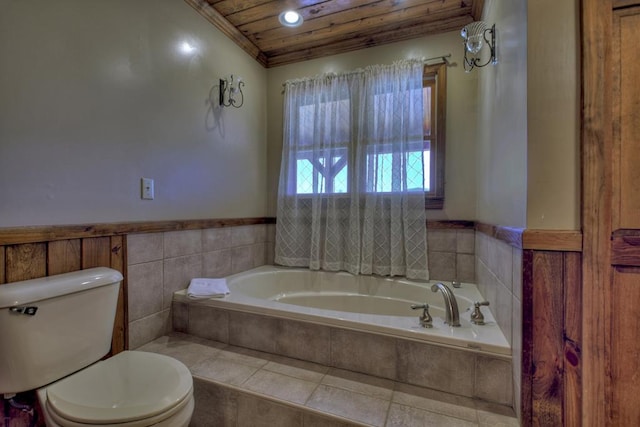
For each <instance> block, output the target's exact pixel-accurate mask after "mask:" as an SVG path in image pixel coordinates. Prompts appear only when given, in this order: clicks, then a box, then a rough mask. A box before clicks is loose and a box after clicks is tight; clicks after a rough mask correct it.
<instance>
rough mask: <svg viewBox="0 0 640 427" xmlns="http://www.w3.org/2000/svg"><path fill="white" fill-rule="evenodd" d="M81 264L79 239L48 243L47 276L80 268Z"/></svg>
mask: <svg viewBox="0 0 640 427" xmlns="http://www.w3.org/2000/svg"><path fill="white" fill-rule="evenodd" d="M81 265H82V246H81V241H80V239H70V240H56V241H54V242H49V243H48V248H47V274H48V275H49V276H52V275H54V274H63V273H69V272H71V271H77V270H80V269H81Z"/></svg>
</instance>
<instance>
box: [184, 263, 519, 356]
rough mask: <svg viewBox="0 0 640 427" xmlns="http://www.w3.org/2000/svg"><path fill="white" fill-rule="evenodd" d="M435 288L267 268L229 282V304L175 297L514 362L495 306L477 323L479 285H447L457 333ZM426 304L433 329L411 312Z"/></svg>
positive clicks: (484, 310) (401, 281)
mask: <svg viewBox="0 0 640 427" xmlns="http://www.w3.org/2000/svg"><path fill="white" fill-rule="evenodd" d="M433 283H436V282H435V281H432V282H429V283H420V282H414V281H410V280H406V279H391V278H382V277H376V276H354V275H352V274H349V273H344V272H339V273H333V272H323V271H310V270H305V269H294V268H285V267H277V266H262V267H258V268H255V269H252V270H249V271H245V272H242V273H238V274H234V275H232V276H229V277H228V278H227V284H228V286H229V290H230V293H229V295H227V296H226V297H224V298H211V299H206V300H192V299H189V298H188V297H187V296H186V289H185V290H181V291H178V292H176V293H175V294H174V301H177V302H183V303H188V304H199V305H208V306H212V307H218V308H223V309H227V310H234V311H241V312H246V313H253V314H259V315H267V316H275V317H278V318H284V319H292V320H299V321H305V322H311V323H316V324H321V325H327V326H334V327H340V328H345V329H351V330H356V331H363V332H369V333H375V334H381V335H386V336H391V337H402V338H408V339H411V340H416V341H424V342H428V343H432V344H439V345H443V346H448V347H455V348H462V349H468V350H473V351H476V352H477V351H480V352H483V353H491V354H496V355H504V356H508V355H511V348H510V346H509V343H508V342H507V340H506V338H505V336H504V335H503V333H502V331H501V330H500V328H499V326H498V325H497V323H496V322H495V320H494V317H493V315H492V313H491V307H482V313H483V315H484V317H485V323H486V324H485V325H474V324H472V323H471V322H470V320H469V318H470V314H471V310H472V308H473V302H474V301H484V298H483V297H482V295H481V294H480V292H479V291H478V288H477V286H476V285H474V284H470V283H463V284H462V286H461V287H460V288H453V286H451V283H450V282H443V283H445V284H446V285H447V286H449V288H451V290H452V291H453V293H454V295H455V297H456V300H457V302H458V308H459V311H460V323H461V326H460V327H450V326H448V325H447V324H445V323H444V318H445V311H444V299H443V296H442V294H441V293H440V292H437V293H436V292H432V291H431V285H432V284H433ZM425 302H426V303H427V304H429V307H430V309H429V312H430V314H431V316H432V317H433V327H432V328H423V327H421V326H420V323H419V320H418V316H419V315H420V314H421V312H422V310H412V309H411V308H410V306H411V305H412V304H423V303H425ZM490 303H492V304H493V301H490Z"/></svg>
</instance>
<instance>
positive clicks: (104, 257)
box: [82, 237, 111, 269]
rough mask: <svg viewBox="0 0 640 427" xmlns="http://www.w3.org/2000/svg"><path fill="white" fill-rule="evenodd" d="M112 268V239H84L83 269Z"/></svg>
mask: <svg viewBox="0 0 640 427" xmlns="http://www.w3.org/2000/svg"><path fill="white" fill-rule="evenodd" d="M92 267H111V237H93V238H89V239H82V268H83V269H84V268H92Z"/></svg>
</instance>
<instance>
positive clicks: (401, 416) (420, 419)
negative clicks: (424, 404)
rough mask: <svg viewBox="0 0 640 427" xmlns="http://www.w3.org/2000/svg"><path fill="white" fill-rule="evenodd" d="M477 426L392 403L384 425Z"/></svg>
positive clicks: (415, 426) (418, 426)
mask: <svg viewBox="0 0 640 427" xmlns="http://www.w3.org/2000/svg"><path fill="white" fill-rule="evenodd" d="M426 426H433V427H477V426H478V424H476V423H474V422H470V421H466V420H461V419H460V418H454V417H448V416H446V415H442V414H436V413H435V412H429V411H423V410H422V409H418V408H412V407H411V406H404V405H398V404H397V403H392V404H391V408H389V417H388V418H387V424H386V427H426Z"/></svg>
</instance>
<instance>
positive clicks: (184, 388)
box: [37, 351, 194, 427]
mask: <svg viewBox="0 0 640 427" xmlns="http://www.w3.org/2000/svg"><path fill="white" fill-rule="evenodd" d="M37 394H38V400H39V402H40V405H41V407H42V410H43V414H44V417H45V421H46V423H47V426H51V427H56V426H64V427H67V426H69V427H80V426H92V425H101V426H110V425H114V426H115V425H117V426H119V427H143V426H167V427H168V426H171V427H182V426H185V427H186V426H187V425H188V424H189V421H190V419H191V415H192V413H193V407H194V403H193V380H192V378H191V373H190V372H189V370H188V369H187V367H186V366H184V364H182V363H181V362H179V361H177V360H175V359H173V358H170V357H167V356H164V355H161V354H155V353H146V352H140V351H125V352H122V353H119V354H117V355H115V356H113V357H111V358H109V359H107V360H104V361H102V362H98V363H95V364H93V365H91V366H89V367H87V368H85V369H83V370H81V371H79V372H76V373H75V374H72V375H70V376H68V377H65V378H63V379H61V380H59V381H56V382H55V383H52V384H49V385H47V386H45V387H42V388H40V389H38V392H37Z"/></svg>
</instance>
